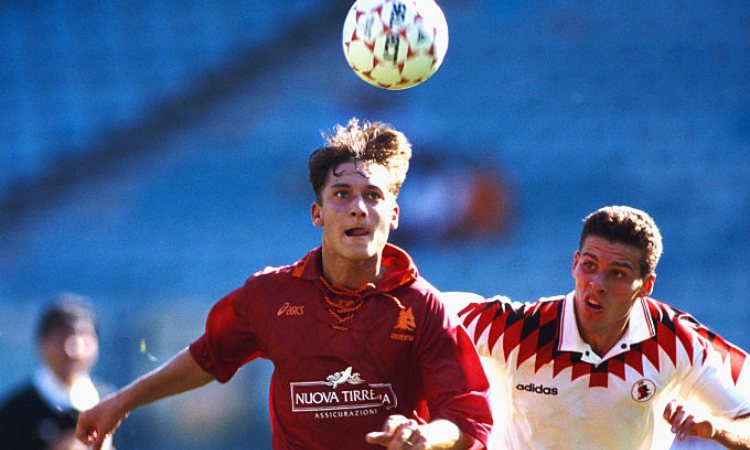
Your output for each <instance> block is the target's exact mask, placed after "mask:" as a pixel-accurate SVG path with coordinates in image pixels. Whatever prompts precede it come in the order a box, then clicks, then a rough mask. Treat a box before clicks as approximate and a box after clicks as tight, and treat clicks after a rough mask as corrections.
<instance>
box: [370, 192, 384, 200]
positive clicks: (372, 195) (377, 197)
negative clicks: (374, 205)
mask: <svg viewBox="0 0 750 450" xmlns="http://www.w3.org/2000/svg"><path fill="white" fill-rule="evenodd" d="M367 198H369V199H370V200H381V199H382V198H383V195H382V194H381V193H380V192H368V193H367Z"/></svg>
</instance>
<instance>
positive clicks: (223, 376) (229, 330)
mask: <svg viewBox="0 0 750 450" xmlns="http://www.w3.org/2000/svg"><path fill="white" fill-rule="evenodd" d="M252 300H253V299H252V294H251V292H250V290H249V289H248V287H247V284H246V285H245V286H243V287H241V288H239V289H237V290H235V291H233V292H232V293H230V294H229V295H227V296H226V297H224V298H222V299H221V300H219V302H217V303H216V304H215V305H214V306H213V308H212V309H211V311H210V312H209V314H208V318H207V319H206V331H205V333H204V334H203V336H201V337H200V338H198V339H197V340H196V341H195V342H193V343H192V344H191V345H190V348H189V350H190V354H191V355H192V356H193V358H194V359H195V361H196V362H197V363H198V365H199V366H201V368H203V370H205V371H206V372H208V373H210V374H212V375H213V376H214V377H215V378H216V379H217V380H218V381H219V382H221V383H226V382H227V381H229V380H230V379H231V378H232V377H233V376H234V374H235V373H236V372H237V370H239V368H240V367H242V366H243V365H245V364H247V363H248V362H249V361H252V360H253V359H255V358H257V357H259V356H260V340H259V339H258V337H257V335H256V333H255V332H254V330H253V329H252V327H251V325H250V322H249V320H248V318H247V314H248V312H247V310H248V308H247V307H248V303H249V302H251V301H252Z"/></svg>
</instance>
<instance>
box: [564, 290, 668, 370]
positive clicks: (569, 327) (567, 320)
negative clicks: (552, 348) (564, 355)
mask: <svg viewBox="0 0 750 450" xmlns="http://www.w3.org/2000/svg"><path fill="white" fill-rule="evenodd" d="M574 296H575V292H570V293H569V294H568V295H566V296H565V299H564V300H563V316H562V320H561V322H562V326H561V327H560V344H559V348H558V350H560V351H563V352H576V353H581V360H582V361H584V362H587V363H591V364H599V363H601V362H602V361H605V360H607V359H609V358H612V357H614V356H617V355H619V354H621V353H624V352H626V351H628V350H630V346H631V345H634V344H637V343H639V342H643V341H645V340H646V339H650V338H652V337H653V336H654V334H655V328H654V322H653V320H652V318H651V314H649V312H648V307H647V306H646V303H645V302H646V301H645V299H643V298H642V299H640V300H638V301H637V302H636V303H635V305H633V309H632V310H631V311H630V319H629V323H628V327H627V328H626V329H625V333H624V334H623V335H622V337H621V338H620V340H619V341H617V343H616V344H615V345H614V346H612V348H611V349H610V350H609V352H608V353H607V354H606V355H604V357H600V356H599V355H597V354H596V353H594V351H593V350H592V349H591V347H590V346H589V344H587V343H586V342H585V341H584V340H583V338H581V335H580V333H579V332H578V322H577V320H576V315H575V310H574V309H573V305H574Z"/></svg>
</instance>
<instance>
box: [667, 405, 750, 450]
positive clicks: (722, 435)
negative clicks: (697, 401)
mask: <svg viewBox="0 0 750 450" xmlns="http://www.w3.org/2000/svg"><path fill="white" fill-rule="evenodd" d="M664 419H665V420H666V421H667V422H669V424H670V425H672V432H673V433H675V434H676V435H677V439H679V440H683V439H685V438H686V437H688V436H696V437H698V438H702V439H709V440H712V441H716V442H717V443H719V444H721V445H723V446H724V447H726V448H728V449H733V450H750V414H747V415H744V416H741V417H738V418H735V419H726V418H720V417H715V416H711V415H709V414H703V413H696V412H695V411H692V410H691V409H690V408H689V406H687V405H686V404H685V403H683V402H682V401H680V400H672V401H671V402H669V403H667V406H666V408H664Z"/></svg>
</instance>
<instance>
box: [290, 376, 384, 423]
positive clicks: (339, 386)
mask: <svg viewBox="0 0 750 450" xmlns="http://www.w3.org/2000/svg"><path fill="white" fill-rule="evenodd" d="M289 387H290V389H291V394H292V411H294V412H312V413H315V418H316V419H335V418H341V417H362V416H372V415H376V414H378V412H379V411H381V410H382V409H385V410H391V409H393V408H395V407H396V406H397V405H398V399H397V398H396V393H395V391H394V390H393V387H392V385H391V383H367V382H366V381H365V380H363V379H362V377H361V375H360V374H359V372H355V371H354V369H353V368H352V367H351V366H349V367H347V368H346V369H344V370H342V371H339V372H334V373H333V374H331V375H328V376H327V377H326V379H325V381H300V382H294V383H290V384H289Z"/></svg>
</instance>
